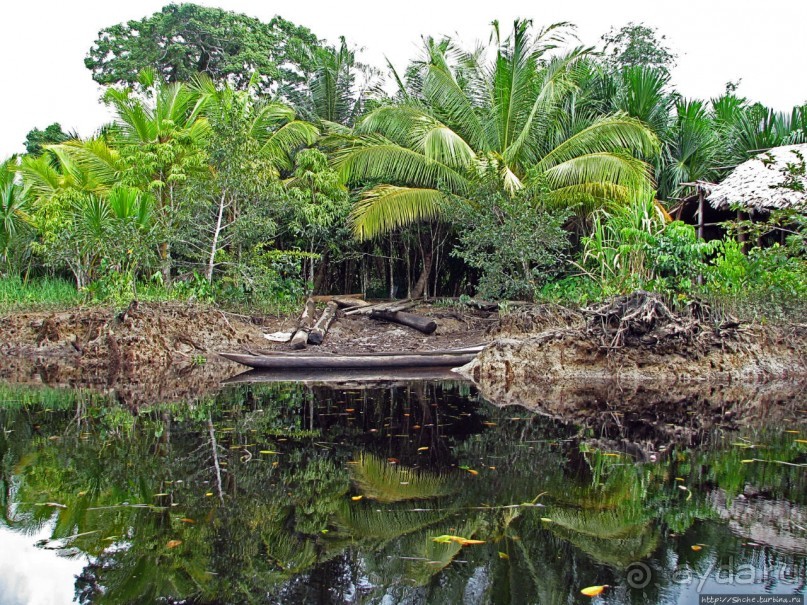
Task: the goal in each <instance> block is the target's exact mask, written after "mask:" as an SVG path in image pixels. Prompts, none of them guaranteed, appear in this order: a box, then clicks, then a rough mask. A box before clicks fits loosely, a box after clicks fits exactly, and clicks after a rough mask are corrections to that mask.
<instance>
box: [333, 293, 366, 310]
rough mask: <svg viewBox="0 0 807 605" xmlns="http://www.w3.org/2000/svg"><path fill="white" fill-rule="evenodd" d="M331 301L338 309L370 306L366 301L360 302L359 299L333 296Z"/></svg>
mask: <svg viewBox="0 0 807 605" xmlns="http://www.w3.org/2000/svg"><path fill="white" fill-rule="evenodd" d="M331 300H333V302H335V303H336V304H337V305H339V308H340V309H345V308H348V309H358V308H361V307H371V306H372V304H370V303H368V302H367V301H366V300H361V299H359V298H344V297H342V296H334V297H332V298H331Z"/></svg>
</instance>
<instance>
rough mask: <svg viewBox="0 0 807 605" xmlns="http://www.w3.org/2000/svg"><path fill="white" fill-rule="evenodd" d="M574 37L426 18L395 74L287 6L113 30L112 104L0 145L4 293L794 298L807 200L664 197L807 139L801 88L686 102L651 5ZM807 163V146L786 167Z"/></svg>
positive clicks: (755, 307)
mask: <svg viewBox="0 0 807 605" xmlns="http://www.w3.org/2000/svg"><path fill="white" fill-rule="evenodd" d="M574 44H575V37H574V27H573V26H572V25H570V24H568V23H557V24H553V25H549V26H547V27H543V28H539V27H537V26H536V25H534V24H533V23H532V22H530V21H526V20H525V21H516V22H515V23H514V24H513V26H512V29H511V30H506V31H505V30H504V29H502V28H500V25H499V24H498V23H495V22H494V23H493V31H492V35H491V39H490V43H489V44H488V45H487V46H481V47H477V48H471V49H467V48H465V47H464V46H463V45H462V44H461V43H460V41H458V40H454V39H450V38H440V39H435V38H431V37H425V38H424V40H423V47H422V50H421V53H420V55H419V56H417V57H415V58H413V59H412V61H411V62H410V63H409V65H407V66H405V67H404V69H403V70H402V71H401V70H396V69H395V67H394V66H392V65H387V66H385V69H383V70H382V69H379V68H376V67H373V66H368V65H365V64H363V63H362V62H361V61H360V60H359V59H358V57H357V51H356V50H355V49H354V48H352V47H351V46H350V44H349V43H348V42H347V41H346V40H344V39H341V40H340V41H339V43H338V44H336V45H331V44H328V43H327V42H324V41H322V40H319V39H318V38H317V36H316V35H315V34H314V33H312V32H311V31H309V30H308V29H307V28H305V27H302V26H297V25H295V24H293V23H290V22H288V21H285V20H283V19H281V18H280V17H276V18H274V19H272V21H271V22H269V23H263V22H261V21H259V20H257V19H254V18H251V17H247V16H246V15H240V14H235V13H232V12H228V11H223V10H220V9H213V8H204V7H200V6H196V5H193V4H182V5H169V6H166V7H165V8H164V9H163V10H162V11H161V12H159V13H156V14H154V15H152V16H150V17H146V18H144V19H142V20H141V21H130V22H128V23H123V24H118V25H114V26H111V27H108V28H106V29H104V30H103V31H101V32H100V33H99V37H98V39H97V40H96V41H95V43H94V44H93V46H92V48H91V49H90V51H89V53H88V55H87V58H86V60H85V63H86V65H87V67H88V69H90V71H91V72H92V77H93V78H94V79H95V80H96V81H97V82H99V83H100V84H102V85H104V86H106V92H105V94H104V96H103V102H104V103H105V104H107V105H108V107H109V108H111V110H112V111H113V113H114V115H115V119H114V121H113V122H112V123H110V124H108V125H106V126H104V127H103V128H102V129H101V130H100V131H99V132H97V133H96V134H95V135H94V136H92V137H90V138H87V139H82V138H79V137H78V136H76V135H75V133H66V132H64V131H63V130H62V128H61V126H60V125H59V124H52V125H50V126H48V127H47V128H45V129H44V130H39V129H37V128H35V129H33V130H32V131H31V132H30V133H29V135H28V139H27V141H26V149H27V153H25V154H23V155H21V156H15V157H12V158H9V159H8V160H6V161H5V162H4V163H2V165H1V166H0V195H1V197H0V276H2V278H1V279H0V307H3V308H9V307H15V306H20V305H29V304H33V303H36V302H51V303H54V304H72V303H73V302H75V301H76V300H84V301H99V302H111V303H113V304H125V303H126V302H127V301H128V300H130V299H132V298H133V297H138V298H157V299H159V298H193V299H196V300H200V301H209V302H214V301H215V302H218V303H220V304H230V305H243V306H246V305H249V306H252V307H256V308H262V309H264V310H283V309H288V308H291V306H296V305H297V303H298V301H299V299H300V298H301V297H302V296H304V295H305V294H306V293H307V292H310V291H315V292H318V293H327V292H348V291H362V292H364V293H366V294H367V295H368V296H375V297H405V296H411V297H420V296H424V295H425V296H430V297H457V296H462V295H478V296H481V297H485V298H490V299H498V300H500V299H512V298H519V299H526V300H543V299H550V300H561V301H574V302H587V301H591V300H595V299H598V298H601V297H603V296H607V295H609V294H614V293H619V292H623V291H628V290H632V289H634V288H638V287H642V288H647V289H653V290H657V291H661V292H665V293H667V294H669V295H670V297H671V298H673V299H678V300H687V299H689V298H690V297H693V296H706V297H707V298H711V299H712V300H715V301H719V302H720V303H721V304H724V305H726V306H727V307H728V308H730V309H732V310H735V311H736V310H738V309H740V310H742V311H743V312H750V313H751V314H755V315H760V314H761V315H763V316H768V317H773V316H776V315H779V314H780V313H781V312H782V311H783V310H784V309H788V308H790V309H791V310H792V309H793V308H794V307H802V306H803V301H804V300H805V298H807V297H805V294H807V268H806V266H807V265H806V263H807V261H806V260H805V259H806V258H807V256H806V255H805V243H804V223H805V219H804V214H803V208H802V209H799V208H795V209H790V210H783V211H780V212H773V213H771V215H770V216H765V217H762V220H759V217H757V220H756V221H755V222H753V223H751V222H750V221H747V220H745V221H742V220H739V221H734V223H733V224H727V225H725V226H724V228H723V230H722V232H723V233H725V236H724V238H723V239H718V240H713V241H709V242H707V241H704V240H701V239H698V238H697V237H696V231H695V229H694V227H693V226H691V225H687V224H684V223H682V222H680V221H674V220H672V217H671V216H670V214H669V212H668V211H669V210H670V209H672V208H673V207H674V206H676V205H677V204H678V203H679V201H680V199H681V198H683V197H685V196H687V195H689V194H691V193H692V190H691V189H688V188H687V186H686V185H685V183H690V182H693V181H696V180H706V181H711V182H718V181H719V180H720V179H722V178H723V177H725V175H726V174H727V173H728V172H729V171H730V170H731V168H733V167H735V166H736V165H738V164H739V163H741V162H743V161H744V160H746V159H748V158H750V157H753V156H754V155H756V154H758V153H759V152H760V150H766V149H769V148H772V147H775V146H780V145H786V144H797V143H804V142H807V105H805V106H799V107H795V108H794V109H793V110H792V112H791V113H789V114H782V113H777V112H775V111H773V110H771V109H769V108H767V107H764V106H762V105H761V104H759V103H754V102H752V101H750V100H747V99H745V98H742V97H740V96H738V94H737V92H736V84H734V83H729V84H727V86H726V92H725V93H724V94H723V95H721V96H720V97H718V98H715V99H711V100H709V101H702V100H697V99H685V98H683V97H682V96H681V95H679V94H678V93H677V92H676V91H675V89H674V88H673V86H672V84H671V81H670V73H669V69H670V67H671V66H672V65H673V63H674V61H675V56H674V54H673V53H672V52H671V51H670V49H669V48H667V46H666V42H665V40H664V39H663V37H662V38H659V37H658V36H657V34H656V32H655V31H654V30H652V29H650V28H647V27H645V26H643V25H636V24H632V23H631V24H628V25H626V26H625V27H623V28H621V29H620V30H612V31H611V32H609V33H608V34H606V35H604V36H603V43H602V47H601V48H593V47H583V46H575V45H574ZM393 91H394V92H393ZM803 176H804V161H803V158H802V160H801V162H798V161H795V162H794V163H793V164H792V165H789V166H788V171H787V173H785V172H783V175H782V183H783V184H782V186H783V187H790V188H795V189H798V188H799V187H801V188H802V189H803ZM738 234H741V235H742V236H743V237H737V235H738ZM738 240H741V241H740V243H738ZM773 240H775V241H776V242H777V243H776V244H773V245H771V241H773ZM66 280H70V281H72V282H73V284H74V285H73V286H70V287H68V285H67V284H66V283H65V282H66Z"/></svg>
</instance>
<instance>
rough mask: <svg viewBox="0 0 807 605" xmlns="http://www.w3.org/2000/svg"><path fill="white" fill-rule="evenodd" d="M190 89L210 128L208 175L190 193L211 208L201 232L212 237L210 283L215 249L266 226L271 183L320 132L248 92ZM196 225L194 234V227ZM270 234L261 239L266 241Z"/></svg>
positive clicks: (201, 83) (203, 83) (205, 83)
mask: <svg viewBox="0 0 807 605" xmlns="http://www.w3.org/2000/svg"><path fill="white" fill-rule="evenodd" d="M256 83H257V77H256V78H253V84H256ZM194 90H195V91H196V92H197V93H198V94H199V95H200V98H201V99H203V104H204V115H205V118H206V120H207V124H208V127H209V136H208V137H207V138H206V141H205V150H206V153H207V161H208V164H209V167H210V171H209V172H205V173H204V174H201V175H200V177H201V178H198V179H196V182H195V185H196V188H195V191H196V192H197V193H198V194H199V195H198V196H197V197H199V198H200V199H201V200H202V201H203V202H204V204H205V205H206V206H207V208H208V210H212V212H209V211H205V212H203V215H204V216H210V217H212V221H209V223H210V224H211V227H210V228H209V229H207V228H205V230H206V231H209V232H210V233H211V239H210V246H209V248H208V249H207V250H208V251H209V254H208V255H207V262H206V269H205V276H206V278H207V279H208V281H211V280H212V277H213V269H214V267H215V265H216V264H217V254H218V252H219V250H221V249H222V248H223V247H224V246H227V245H228V244H233V243H236V244H238V247H240V245H241V244H247V245H248V244H249V243H250V242H249V241H247V240H249V239H251V238H249V237H247V238H244V237H241V238H238V235H239V234H240V235H242V236H243V235H245V231H249V232H250V233H251V232H252V231H254V227H256V226H258V225H263V226H264V227H267V225H266V222H265V221H264V220H261V217H265V216H266V215H267V213H268V211H270V210H272V209H271V208H267V207H268V206H270V204H269V202H270V198H274V199H277V198H279V197H281V196H280V195H279V193H278V190H277V188H274V189H273V184H274V185H278V186H279V181H280V179H281V177H285V176H288V175H290V174H291V172H292V171H293V169H294V158H295V155H296V153H297V151H298V150H300V149H302V148H303V147H306V146H309V145H311V144H313V143H314V142H315V141H316V139H317V137H318V135H319V131H318V130H317V128H316V127H315V126H314V125H313V124H310V123H309V122H305V121H302V120H299V119H297V115H296V112H295V111H294V110H293V109H292V108H291V107H289V106H288V105H285V104H283V103H279V102H266V101H263V100H258V99H257V98H256V97H255V95H254V94H252V92H253V91H252V89H250V88H248V89H247V90H246V91H238V90H235V89H234V88H233V87H232V86H230V85H224V86H223V87H217V86H216V85H215V83H214V82H213V81H212V80H210V79H209V78H205V77H201V78H197V79H196V80H195V83H194ZM239 225H240V227H239ZM195 226H196V227H197V228H196V229H195V233H196V235H197V236H198V230H199V229H198V227H199V225H198V224H196V225H195ZM250 226H251V228H250ZM225 231H227V233H225ZM272 231H273V229H268V230H267V231H266V232H264V233H262V234H261V238H262V239H263V240H265V239H269V238H270V237H271V235H272ZM234 238H235V239H234ZM197 239H198V237H197ZM236 240H237V241H236ZM236 260H237V259H236Z"/></svg>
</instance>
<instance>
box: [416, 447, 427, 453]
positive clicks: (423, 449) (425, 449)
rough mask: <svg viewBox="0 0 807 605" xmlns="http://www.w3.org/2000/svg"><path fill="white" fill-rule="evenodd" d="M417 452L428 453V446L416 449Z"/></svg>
mask: <svg viewBox="0 0 807 605" xmlns="http://www.w3.org/2000/svg"><path fill="white" fill-rule="evenodd" d="M418 451H419V452H428V451H429V447H428V446H426V447H419V448H418Z"/></svg>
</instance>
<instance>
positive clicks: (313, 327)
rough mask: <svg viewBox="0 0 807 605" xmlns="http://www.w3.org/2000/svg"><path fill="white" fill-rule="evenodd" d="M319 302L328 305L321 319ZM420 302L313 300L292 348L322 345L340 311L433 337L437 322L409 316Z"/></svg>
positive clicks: (351, 298) (355, 296)
mask: <svg viewBox="0 0 807 605" xmlns="http://www.w3.org/2000/svg"><path fill="white" fill-rule="evenodd" d="M318 302H324V303H326V305H325V309H324V310H323V311H322V315H320V316H319V318H318V319H317V317H316V303H318ZM418 302H419V301H417V300H404V301H392V302H383V303H377V304H372V303H369V302H367V301H365V300H363V299H362V295H361V294H351V295H344V296H313V297H311V298H309V299H308V300H307V301H306V303H305V307H304V308H303V312H302V313H301V314H300V319H299V320H298V322H297V329H296V331H295V332H294V334H293V336H292V337H291V348H292V349H297V350H299V349H304V348H305V347H306V345H309V344H312V345H318V344H322V341H323V340H324V339H325V336H326V335H327V334H328V329H329V328H330V326H331V324H332V323H333V321H334V320H335V319H336V315H337V311H339V310H340V309H341V312H342V314H343V315H345V316H351V315H365V316H367V317H369V318H370V319H377V320H380V321H388V322H392V323H397V324H401V325H403V326H407V327H409V328H414V329H415V330H418V331H420V332H423V333H424V334H431V333H432V332H434V331H435V330H436V329H437V323H436V322H435V321H434V320H433V319H430V318H428V317H423V316H422V315H416V314H414V313H407V312H406V309H409V308H411V307H414V306H415V305H417V304H418Z"/></svg>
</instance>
